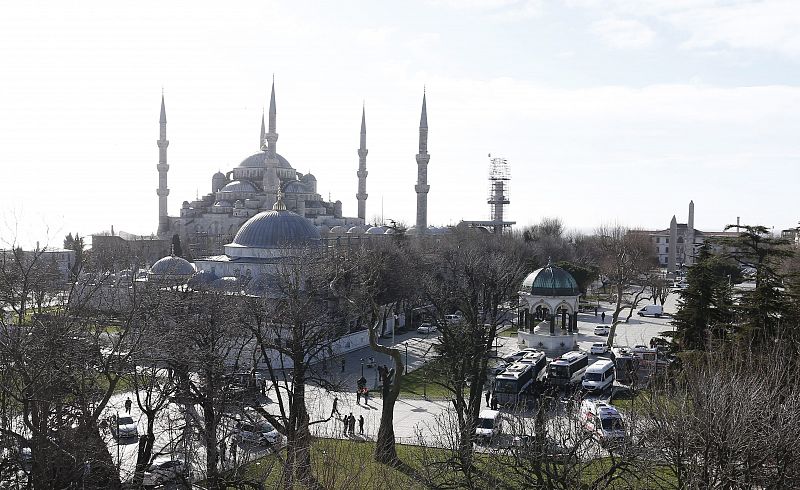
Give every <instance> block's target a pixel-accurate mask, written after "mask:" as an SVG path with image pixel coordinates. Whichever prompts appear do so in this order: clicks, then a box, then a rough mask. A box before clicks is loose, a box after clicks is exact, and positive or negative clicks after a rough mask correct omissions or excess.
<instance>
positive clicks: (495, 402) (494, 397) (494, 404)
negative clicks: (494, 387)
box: [492, 396, 497, 410]
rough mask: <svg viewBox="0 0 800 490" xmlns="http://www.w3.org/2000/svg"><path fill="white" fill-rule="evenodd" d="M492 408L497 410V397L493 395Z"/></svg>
mask: <svg viewBox="0 0 800 490" xmlns="http://www.w3.org/2000/svg"><path fill="white" fill-rule="evenodd" d="M492 410H497V397H496V396H493V397H492Z"/></svg>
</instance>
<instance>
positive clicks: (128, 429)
mask: <svg viewBox="0 0 800 490" xmlns="http://www.w3.org/2000/svg"><path fill="white" fill-rule="evenodd" d="M108 427H109V428H110V429H111V433H112V434H113V435H114V437H116V438H118V439H121V438H126V437H137V436H138V435H139V430H138V429H137V428H136V422H134V421H133V419H132V418H131V417H128V416H125V417H117V416H116V415H112V416H111V417H109V418H108Z"/></svg>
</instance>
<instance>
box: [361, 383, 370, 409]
mask: <svg viewBox="0 0 800 490" xmlns="http://www.w3.org/2000/svg"><path fill="white" fill-rule="evenodd" d="M362 395H363V396H364V405H369V389H368V388H367V387H364V393H362Z"/></svg>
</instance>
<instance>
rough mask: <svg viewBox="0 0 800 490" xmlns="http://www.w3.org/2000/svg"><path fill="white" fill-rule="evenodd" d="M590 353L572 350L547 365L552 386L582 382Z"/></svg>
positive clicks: (549, 382)
mask: <svg viewBox="0 0 800 490" xmlns="http://www.w3.org/2000/svg"><path fill="white" fill-rule="evenodd" d="M588 365H589V355H588V354H586V353H585V352H581V351H570V352H567V353H566V354H562V355H561V356H560V357H557V358H556V359H553V362H551V363H550V365H549V366H548V367H547V383H548V384H549V385H550V386H569V385H573V384H577V383H578V382H580V380H581V377H582V376H583V373H584V372H585V371H586V366H588Z"/></svg>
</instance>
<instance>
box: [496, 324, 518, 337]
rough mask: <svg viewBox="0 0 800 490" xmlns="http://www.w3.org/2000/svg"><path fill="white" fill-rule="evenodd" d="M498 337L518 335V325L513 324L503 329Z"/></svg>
mask: <svg viewBox="0 0 800 490" xmlns="http://www.w3.org/2000/svg"><path fill="white" fill-rule="evenodd" d="M497 336H498V337H516V336H517V326H516V325H515V326H513V327H510V328H507V329H505V330H503V331H502V332H500V333H498V334H497Z"/></svg>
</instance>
